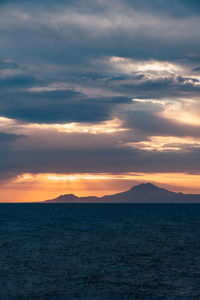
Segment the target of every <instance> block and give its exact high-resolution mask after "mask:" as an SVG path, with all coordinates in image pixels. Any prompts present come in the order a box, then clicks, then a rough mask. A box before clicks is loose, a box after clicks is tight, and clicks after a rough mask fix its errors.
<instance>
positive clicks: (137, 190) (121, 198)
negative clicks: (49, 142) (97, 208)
mask: <svg viewBox="0 0 200 300" xmlns="http://www.w3.org/2000/svg"><path fill="white" fill-rule="evenodd" d="M43 203H200V194H184V193H181V192H180V193H176V192H172V191H168V190H167V189H164V188H160V187H157V186H156V185H154V184H152V183H142V184H139V185H136V186H133V187H132V188H131V189H129V190H128V191H125V192H121V193H117V194H114V195H105V196H103V197H96V196H88V197H78V196H75V195H74V194H65V195H60V196H59V197H57V198H54V199H50V200H45V201H43Z"/></svg>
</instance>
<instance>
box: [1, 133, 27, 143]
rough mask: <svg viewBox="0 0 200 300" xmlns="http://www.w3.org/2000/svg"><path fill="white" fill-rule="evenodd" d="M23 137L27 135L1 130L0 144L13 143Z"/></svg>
mask: <svg viewBox="0 0 200 300" xmlns="http://www.w3.org/2000/svg"><path fill="white" fill-rule="evenodd" d="M22 137H25V136H24V135H16V134H13V133H5V132H0V144H7V143H12V142H15V141H16V140H18V139H20V138H22Z"/></svg>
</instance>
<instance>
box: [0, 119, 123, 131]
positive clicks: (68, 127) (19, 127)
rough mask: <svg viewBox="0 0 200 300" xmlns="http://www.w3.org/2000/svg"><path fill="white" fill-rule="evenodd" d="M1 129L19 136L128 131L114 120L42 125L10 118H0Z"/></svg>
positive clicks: (120, 122) (119, 121)
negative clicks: (38, 133) (52, 131)
mask: <svg viewBox="0 0 200 300" xmlns="http://www.w3.org/2000/svg"><path fill="white" fill-rule="evenodd" d="M0 128H2V129H4V131H5V132H12V133H17V134H28V133H31V132H35V131H39V130H43V131H44V130H54V131H56V132H66V133H89V134H102V133H105V134H109V133H114V132H121V131H127V130H128V129H127V128H123V126H122V121H121V120H119V119H117V118H114V119H112V120H108V121H103V122H97V123H78V122H77V123H76V122H71V123H65V124H56V123H52V124H42V123H18V122H16V121H15V120H12V119H9V118H3V117H0Z"/></svg>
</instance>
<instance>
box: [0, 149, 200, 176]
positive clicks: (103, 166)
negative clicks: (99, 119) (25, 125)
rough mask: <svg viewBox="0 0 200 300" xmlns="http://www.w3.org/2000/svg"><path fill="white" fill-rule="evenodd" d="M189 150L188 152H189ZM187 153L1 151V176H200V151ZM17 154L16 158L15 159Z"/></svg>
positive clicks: (114, 150) (73, 150)
mask: <svg viewBox="0 0 200 300" xmlns="http://www.w3.org/2000/svg"><path fill="white" fill-rule="evenodd" d="M187 150H188V148H187ZM189 150H190V151H185V152H184V151H183V152H178V151H177V152H176V151H174V152H167V151H166V152H155V151H140V150H136V149H129V148H125V149H123V148H109V149H105V150H102V149H101V150H100V149H99V150H97V149H95V150H92V149H87V150H83V149H81V150H78V149H70V150H67V149H59V150H42V149H41V150H36V149H35V150H29V151H27V150H21V151H19V150H15V151H13V150H9V151H7V152H6V151H5V150H4V149H1V150H0V155H1V157H2V156H3V157H5V159H4V160H3V161H2V163H1V171H0V172H1V173H2V172H4V173H5V174H9V173H11V172H12V174H20V173H29V172H31V173H43V172H44V173H85V172H86V173H87V172H89V173H90V172H91V173H93V172H94V173H95V172H103V173H104V172H109V173H110V172H113V173H121V172H132V171H135V172H187V171H188V172H195V171H196V172H197V171H200V165H199V155H200V148H195V149H192V148H191V149H189ZM13 154H14V155H13Z"/></svg>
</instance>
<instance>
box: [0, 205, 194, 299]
mask: <svg viewBox="0 0 200 300" xmlns="http://www.w3.org/2000/svg"><path fill="white" fill-rule="evenodd" d="M0 299H6V300H7V299H66V300H68V299H69V300H70V299H83V300H87V299H90V300H107V299H115V300H117V299H120V300H123V299H200V205H198V204H197V205H195V204H194V205H189V204H188V205H187V204H183V205H181V204H180V205H176V204H174V205H170V204H161V205H159V204H74V205H73V204H1V205H0Z"/></svg>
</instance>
